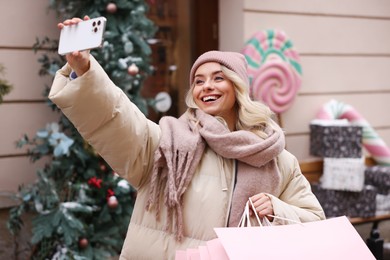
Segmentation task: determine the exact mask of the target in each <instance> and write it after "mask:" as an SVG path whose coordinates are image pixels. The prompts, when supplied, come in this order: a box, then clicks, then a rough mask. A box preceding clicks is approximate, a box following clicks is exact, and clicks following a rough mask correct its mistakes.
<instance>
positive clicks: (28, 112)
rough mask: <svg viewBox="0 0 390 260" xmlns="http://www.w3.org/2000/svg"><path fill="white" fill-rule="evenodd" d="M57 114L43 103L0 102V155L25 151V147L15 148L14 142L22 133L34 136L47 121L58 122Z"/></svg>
mask: <svg viewBox="0 0 390 260" xmlns="http://www.w3.org/2000/svg"><path fill="white" fill-rule="evenodd" d="M58 115H59V114H58V113H54V112H52V111H51V109H50V108H49V107H48V106H47V105H46V104H44V103H21V104H19V103H15V104H12V103H11V104H7V103H5V104H1V105H0V118H1V125H0V144H1V145H0V155H3V156H4V155H7V156H9V155H16V154H24V153H26V149H17V148H16V146H15V142H16V141H17V140H19V139H20V138H21V137H22V136H23V135H24V134H27V135H28V136H29V137H34V136H35V133H36V131H37V130H39V129H42V128H45V126H46V124H47V123H49V122H58ZM0 169H1V168H0Z"/></svg>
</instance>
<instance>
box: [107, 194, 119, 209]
mask: <svg viewBox="0 0 390 260" xmlns="http://www.w3.org/2000/svg"><path fill="white" fill-rule="evenodd" d="M118 204H119V202H118V199H117V198H116V197H115V196H110V197H109V198H108V200H107V205H108V207H109V208H111V209H115V208H116V207H118Z"/></svg>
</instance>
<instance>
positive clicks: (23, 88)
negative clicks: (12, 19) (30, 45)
mask: <svg viewBox="0 0 390 260" xmlns="http://www.w3.org/2000/svg"><path fill="white" fill-rule="evenodd" d="M41 55H42V52H41V51H39V52H37V53H36V54H35V53H34V52H33V51H32V50H15V49H10V50H7V49H0V63H1V64H3V65H4V67H5V68H6V71H5V75H4V78H5V79H7V80H8V82H10V83H11V84H12V85H13V90H12V91H11V93H10V94H8V95H6V96H5V97H4V100H5V101H15V100H25V101H27V100H42V101H43V100H44V99H45V98H44V97H43V94H42V92H43V90H44V87H45V85H48V86H50V85H51V83H52V77H50V76H45V77H41V76H39V74H38V73H39V69H40V65H41V64H40V63H38V59H39V58H40V57H41Z"/></svg>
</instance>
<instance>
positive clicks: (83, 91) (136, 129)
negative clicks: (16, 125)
mask: <svg viewBox="0 0 390 260" xmlns="http://www.w3.org/2000/svg"><path fill="white" fill-rule="evenodd" d="M70 73H71V68H70V66H69V65H68V64H66V65H65V66H64V67H63V68H62V69H60V70H59V71H57V73H56V76H55V78H54V81H53V84H52V87H51V90H50V93H49V98H50V99H51V100H52V101H53V102H54V103H55V104H56V105H57V106H58V107H59V108H60V109H61V110H62V112H63V113H64V115H65V116H66V117H67V118H68V119H69V120H70V121H71V122H72V123H73V124H74V125H75V127H76V128H77V130H78V131H79V132H80V134H81V135H82V137H83V138H84V139H85V140H86V141H88V143H90V144H91V145H92V146H93V147H94V149H95V150H96V152H97V153H99V154H100V155H101V156H102V157H103V158H104V159H105V160H106V162H107V163H108V164H109V165H110V166H111V167H112V168H113V170H114V171H116V172H117V173H118V174H119V175H121V176H122V177H124V178H125V179H127V180H128V181H129V182H130V183H131V185H132V186H134V187H135V188H138V187H139V186H140V185H142V184H143V182H145V181H146V180H147V178H148V174H150V172H151V167H152V165H153V152H154V150H155V149H156V147H157V145H158V142H159V138H160V128H159V126H158V125H157V124H155V123H154V122H152V121H150V120H148V119H147V118H146V117H145V116H144V114H143V113H142V112H141V111H140V110H139V109H138V108H137V106H135V105H134V104H133V103H132V102H131V101H130V100H129V98H128V97H127V96H126V94H125V93H124V92H123V91H122V90H121V89H120V88H118V87H117V86H115V85H114V83H113V82H112V81H111V80H110V79H109V77H108V76H107V74H106V73H105V71H104V70H103V68H102V67H101V66H100V65H99V63H98V62H97V61H96V60H95V59H94V58H93V56H92V55H91V66H90V69H89V70H88V71H87V72H86V73H85V74H83V75H82V76H81V77H78V78H76V79H75V80H69V77H68V76H69V74H70Z"/></svg>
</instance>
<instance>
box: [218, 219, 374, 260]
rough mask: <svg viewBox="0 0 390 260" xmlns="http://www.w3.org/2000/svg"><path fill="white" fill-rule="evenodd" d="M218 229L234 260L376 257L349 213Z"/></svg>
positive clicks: (227, 250)
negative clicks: (295, 222) (287, 223)
mask: <svg viewBox="0 0 390 260" xmlns="http://www.w3.org/2000/svg"><path fill="white" fill-rule="evenodd" d="M215 232H216V233H217V235H218V238H219V241H220V242H221V243H222V245H223V247H224V249H225V250H226V253H227V255H228V259H230V260H242V259H245V260H255V259H256V260H258V259H289V260H292V259H299V260H302V259H308V260H309V259H310V260H312V259H316V260H321V259H324V260H325V259H326V260H329V259H364V260H375V257H374V256H373V254H372V253H371V251H370V250H369V249H368V247H367V245H366V244H365V243H364V241H363V239H362V238H361V237H360V235H359V234H358V233H357V231H356V229H355V228H354V227H353V226H352V224H351V223H350V222H349V220H348V218H347V217H345V216H343V217H337V218H331V219H327V220H322V221H315V222H308V223H303V224H291V225H283V226H263V227H240V228H215Z"/></svg>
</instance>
